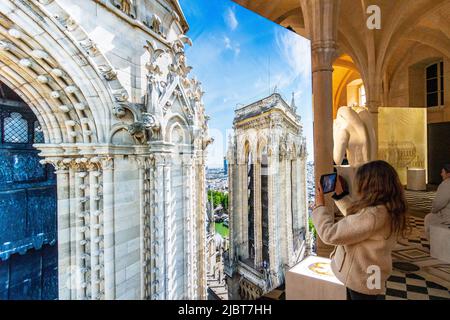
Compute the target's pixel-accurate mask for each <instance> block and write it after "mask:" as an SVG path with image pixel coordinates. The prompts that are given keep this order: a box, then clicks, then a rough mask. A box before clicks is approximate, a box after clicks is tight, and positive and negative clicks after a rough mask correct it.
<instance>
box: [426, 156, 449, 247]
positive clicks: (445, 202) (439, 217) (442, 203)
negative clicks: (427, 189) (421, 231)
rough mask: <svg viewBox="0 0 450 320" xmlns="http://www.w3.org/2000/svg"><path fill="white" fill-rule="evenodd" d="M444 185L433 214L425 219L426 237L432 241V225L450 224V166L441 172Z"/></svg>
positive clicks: (437, 196) (435, 199) (434, 204)
mask: <svg viewBox="0 0 450 320" xmlns="http://www.w3.org/2000/svg"><path fill="white" fill-rule="evenodd" d="M441 177H442V180H443V181H442V183H441V184H440V185H439V187H438V189H437V191H436V197H435V198H434V200H433V205H432V208H431V213H429V214H428V215H427V216H426V217H425V236H426V237H427V239H430V225H432V224H439V223H443V222H450V164H446V165H445V166H444V167H443V168H442V171H441Z"/></svg>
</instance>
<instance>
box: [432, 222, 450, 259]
mask: <svg viewBox="0 0 450 320" xmlns="http://www.w3.org/2000/svg"><path fill="white" fill-rule="evenodd" d="M430 254H431V256H432V257H433V258H435V259H438V260H441V261H444V262H447V263H450V226H447V225H444V224H432V225H430Z"/></svg>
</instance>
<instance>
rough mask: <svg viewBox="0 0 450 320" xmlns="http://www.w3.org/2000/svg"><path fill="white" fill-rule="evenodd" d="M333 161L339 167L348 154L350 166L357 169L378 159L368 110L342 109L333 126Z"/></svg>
mask: <svg viewBox="0 0 450 320" xmlns="http://www.w3.org/2000/svg"><path fill="white" fill-rule="evenodd" d="M333 139H334V149H333V160H334V162H335V163H336V164H337V165H341V164H342V160H343V159H344V157H345V154H346V153H347V160H348V163H349V165H350V166H352V167H356V166H359V165H361V164H363V163H366V162H369V161H372V160H375V158H376V150H377V146H376V135H375V128H374V126H373V123H372V119H371V116H370V113H369V111H368V110H367V109H366V108H362V107H358V108H352V107H346V106H344V107H340V108H339V110H338V113H337V117H336V120H334V126H333Z"/></svg>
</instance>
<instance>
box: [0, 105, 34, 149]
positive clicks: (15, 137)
mask: <svg viewBox="0 0 450 320" xmlns="http://www.w3.org/2000/svg"><path fill="white" fill-rule="evenodd" d="M3 125H4V129H3V136H4V142H7V143H28V121H27V120H25V119H24V118H23V117H22V115H21V114H20V113H18V112H12V113H11V115H10V116H9V117H7V118H5V120H4V123H3Z"/></svg>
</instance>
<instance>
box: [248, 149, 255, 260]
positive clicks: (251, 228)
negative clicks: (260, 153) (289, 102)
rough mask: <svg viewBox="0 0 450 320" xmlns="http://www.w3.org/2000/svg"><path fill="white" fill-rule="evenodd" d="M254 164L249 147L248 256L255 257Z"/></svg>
mask: <svg viewBox="0 0 450 320" xmlns="http://www.w3.org/2000/svg"><path fill="white" fill-rule="evenodd" d="M253 172H254V165H253V159H252V154H251V152H250V150H248V149H247V201H248V202H247V203H248V211H247V219H248V258H249V259H254V258H255V204H254V200H253V199H254V195H255V192H254V191H255V190H254V175H253Z"/></svg>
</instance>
